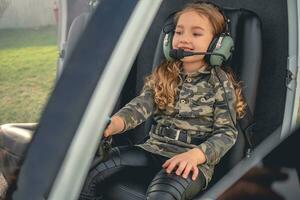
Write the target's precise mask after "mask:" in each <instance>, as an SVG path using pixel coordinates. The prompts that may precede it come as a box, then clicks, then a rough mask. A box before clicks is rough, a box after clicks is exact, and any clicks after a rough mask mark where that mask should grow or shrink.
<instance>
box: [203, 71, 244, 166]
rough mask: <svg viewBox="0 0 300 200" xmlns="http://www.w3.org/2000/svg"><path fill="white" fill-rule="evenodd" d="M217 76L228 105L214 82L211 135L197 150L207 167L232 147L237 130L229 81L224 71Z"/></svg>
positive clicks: (218, 86) (233, 94)
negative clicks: (204, 158)
mask: <svg viewBox="0 0 300 200" xmlns="http://www.w3.org/2000/svg"><path fill="white" fill-rule="evenodd" d="M218 75H219V77H220V79H221V80H222V79H223V81H222V82H223V86H224V88H225V90H226V97H227V101H228V105H227V101H226V98H225V94H224V89H223V87H222V85H221V84H220V82H219V81H218V80H216V82H215V99H216V101H215V105H214V107H215V108H214V123H213V133H212V136H211V137H209V138H208V139H207V140H206V141H205V142H204V143H202V144H200V145H199V148H200V149H201V150H202V151H203V153H204V154H205V156H206V163H207V164H209V165H216V164H217V163H218V162H219V161H220V159H221V157H222V156H224V154H225V153H226V152H227V151H228V150H229V149H230V148H231V147H232V146H233V145H234V143H235V141H236V138H237V134H238V131H237V128H236V127H235V124H236V111H235V102H236V96H235V91H234V88H233V85H232V83H231V81H229V80H228V78H227V76H226V74H225V72H224V71H222V70H220V71H218ZM230 115H231V116H232V119H231V116H230ZM233 121H234V122H233Z"/></svg>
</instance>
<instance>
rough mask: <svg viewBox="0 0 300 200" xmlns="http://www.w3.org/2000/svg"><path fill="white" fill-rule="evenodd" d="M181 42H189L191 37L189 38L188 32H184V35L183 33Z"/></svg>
mask: <svg viewBox="0 0 300 200" xmlns="http://www.w3.org/2000/svg"><path fill="white" fill-rule="evenodd" d="M179 42H181V43H189V42H190V39H189V37H188V35H187V34H183V35H181V37H180V39H179Z"/></svg>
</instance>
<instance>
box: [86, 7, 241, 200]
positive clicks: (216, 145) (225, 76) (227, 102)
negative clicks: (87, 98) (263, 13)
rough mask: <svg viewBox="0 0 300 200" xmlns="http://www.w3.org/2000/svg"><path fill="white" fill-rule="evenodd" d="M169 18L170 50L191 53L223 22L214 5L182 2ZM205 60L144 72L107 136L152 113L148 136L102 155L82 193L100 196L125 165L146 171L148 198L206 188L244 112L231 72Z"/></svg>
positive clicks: (219, 29)
mask: <svg viewBox="0 0 300 200" xmlns="http://www.w3.org/2000/svg"><path fill="white" fill-rule="evenodd" d="M174 21H175V25H176V27H175V30H174V36H173V41H172V46H173V48H174V49H183V50H184V51H190V52H206V51H207V49H208V47H209V45H210V43H211V41H212V40H213V38H214V37H215V36H218V35H220V34H221V33H222V31H224V27H225V19H224V16H223V14H222V13H221V12H220V10H219V8H218V7H216V6H215V5H213V4H211V3H206V2H201V3H191V4H188V5H186V7H185V8H183V9H182V10H181V11H180V12H178V13H177V14H176V15H175V19H174ZM206 60H207V59H205V56H204V55H193V56H189V57H184V58H182V59H180V60H179V61H165V62H163V63H162V64H160V65H159V66H158V67H157V68H156V69H155V70H154V71H153V72H152V74H151V75H150V76H149V77H147V78H146V82H145V85H144V88H143V90H142V92H141V94H140V95H139V96H137V97H136V98H134V99H133V100H132V101H131V102H129V103H128V104H127V105H126V106H124V107H123V108H122V109H121V110H120V111H118V112H117V113H116V114H115V115H114V116H113V117H112V118H111V123H110V125H109V126H108V127H107V128H106V129H105V131H104V137H108V136H112V135H115V134H118V133H123V132H125V131H126V130H129V129H132V128H134V127H136V126H137V125H139V124H140V123H142V122H144V121H145V120H146V119H147V118H148V117H150V116H151V115H153V118H154V124H153V126H152V128H151V131H150V133H149V134H150V139H148V140H147V141H146V142H145V143H144V144H141V145H136V146H130V147H117V148H114V149H113V150H112V153H111V155H110V158H109V159H108V160H107V161H105V162H103V163H99V164H98V165H96V167H94V168H92V169H91V170H90V173H89V175H88V177H87V180H86V183H85V185H84V187H83V191H82V193H81V195H80V199H96V198H97V199H103V198H104V197H103V196H102V195H103V194H102V193H101V191H104V189H103V188H104V187H105V182H106V180H107V179H109V178H110V177H111V175H113V174H115V173H117V172H119V171H121V170H125V168H126V167H148V168H149V169H151V170H150V171H151V172H152V173H153V181H152V182H151V183H150V185H149V187H148V190H147V194H146V196H147V199H164V200H168V199H172V200H173V199H176V200H182V199H191V198H193V197H194V196H195V195H196V194H197V193H198V192H199V191H201V190H202V189H205V188H206V187H207V184H208V183H209V181H210V180H211V177H212V175H213V170H214V166H215V165H216V164H217V163H218V162H219V161H220V159H221V157H222V156H223V155H224V154H225V153H226V152H227V151H228V150H229V149H230V148H231V147H232V145H233V144H234V143H235V140H236V138H237V133H238V132H237V129H236V127H235V121H236V114H237V116H238V117H241V116H242V115H243V113H244V108H245V103H244V101H243V100H242V98H241V88H240V86H239V84H237V83H236V82H235V81H234V79H233V76H232V75H231V73H227V72H225V71H223V70H222V69H221V68H219V67H217V69H214V68H213V67H212V66H210V65H209V63H207V62H206ZM219 79H221V80H222V83H221V82H220V81H219ZM225 91H226V95H225V94H224V92H225ZM147 172H148V171H147ZM97 188H98V190H97Z"/></svg>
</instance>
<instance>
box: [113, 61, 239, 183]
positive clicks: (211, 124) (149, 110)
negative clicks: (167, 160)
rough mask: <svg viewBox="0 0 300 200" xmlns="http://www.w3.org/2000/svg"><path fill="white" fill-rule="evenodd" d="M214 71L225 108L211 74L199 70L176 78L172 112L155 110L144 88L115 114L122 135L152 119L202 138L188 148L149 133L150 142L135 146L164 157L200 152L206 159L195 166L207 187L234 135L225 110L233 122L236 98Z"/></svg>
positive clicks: (208, 70) (225, 79)
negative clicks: (121, 129)
mask: <svg viewBox="0 0 300 200" xmlns="http://www.w3.org/2000/svg"><path fill="white" fill-rule="evenodd" d="M216 71H217V72H218V76H219V78H220V79H221V80H222V81H223V86H224V88H225V90H226V96H227V100H228V106H227V103H226V100H225V96H224V89H223V87H222V85H221V84H220V82H219V80H218V78H217V76H216V74H215V70H213V69H212V68H211V67H202V68H201V69H199V70H198V71H197V72H194V73H191V74H189V75H184V74H182V73H181V74H180V77H181V80H182V81H181V83H179V85H178V87H177V92H176V93H177V95H176V98H175V104H174V105H175V106H174V109H173V110H172V111H167V110H158V109H156V106H155V105H154V100H153V92H152V89H151V88H150V87H149V86H148V87H147V86H145V87H144V88H143V90H142V92H141V94H140V95H139V96H137V97H136V98H134V99H133V100H132V101H130V102H129V103H128V104H127V105H125V106H124V107H123V108H122V109H121V110H119V111H118V112H117V113H116V114H115V115H118V116H120V117H121V118H122V119H123V120H124V123H125V130H124V131H126V130H128V129H132V128H134V127H136V126H137V125H139V124H141V123H142V122H144V121H145V120H146V119H147V118H148V117H150V116H151V115H153V119H154V122H155V123H156V124H157V126H171V127H174V128H176V129H182V130H185V131H186V132H187V134H188V135H191V136H195V135H197V136H199V137H203V138H206V139H205V140H204V141H203V142H202V143H200V144H189V143H188V142H186V143H185V142H181V141H178V140H175V139H168V138H166V137H162V136H159V135H157V134H155V133H152V132H151V131H150V133H149V134H150V139H148V140H147V141H146V142H145V143H144V144H141V145H139V146H140V147H141V148H143V149H145V150H147V151H149V152H152V153H155V154H160V155H163V156H167V157H172V156H174V155H176V154H179V153H183V152H185V151H188V150H190V149H192V148H195V147H197V148H200V149H201V150H202V151H203V152H204V154H205V156H206V162H205V163H204V164H202V165H199V169H200V170H201V171H202V172H203V174H204V176H205V177H206V183H207V184H208V183H209V181H210V180H211V177H212V175H213V170H214V166H215V165H216V164H217V163H218V162H219V161H220V159H221V157H222V156H223V155H224V154H225V153H226V152H227V151H228V150H229V149H230V148H231V147H232V146H233V144H234V143H235V141H236V138H237V133H238V131H237V129H236V127H235V126H234V124H233V122H232V120H231V117H230V113H229V110H228V108H229V109H230V110H231V111H230V112H231V115H232V118H233V120H234V121H236V112H235V109H234V105H235V101H236V96H235V93H234V89H233V85H232V83H231V82H230V81H228V77H227V75H226V73H225V72H224V71H223V70H222V69H221V68H216ZM234 123H236V122H234ZM154 131H155V130H154ZM207 184H206V185H207Z"/></svg>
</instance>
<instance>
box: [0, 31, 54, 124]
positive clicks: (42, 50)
mask: <svg viewBox="0 0 300 200" xmlns="http://www.w3.org/2000/svg"><path fill="white" fill-rule="evenodd" d="M56 46H57V45H56V28H55V27H42V28H39V29H10V30H0V124H3V123H15V122H37V121H38V120H39V117H40V114H41V111H42V109H43V107H44V105H45V103H46V101H47V98H48V95H49V93H50V92H51V89H52V87H53V83H54V79H55V73H56V61H57V57H58V51H57V47H56Z"/></svg>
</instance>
